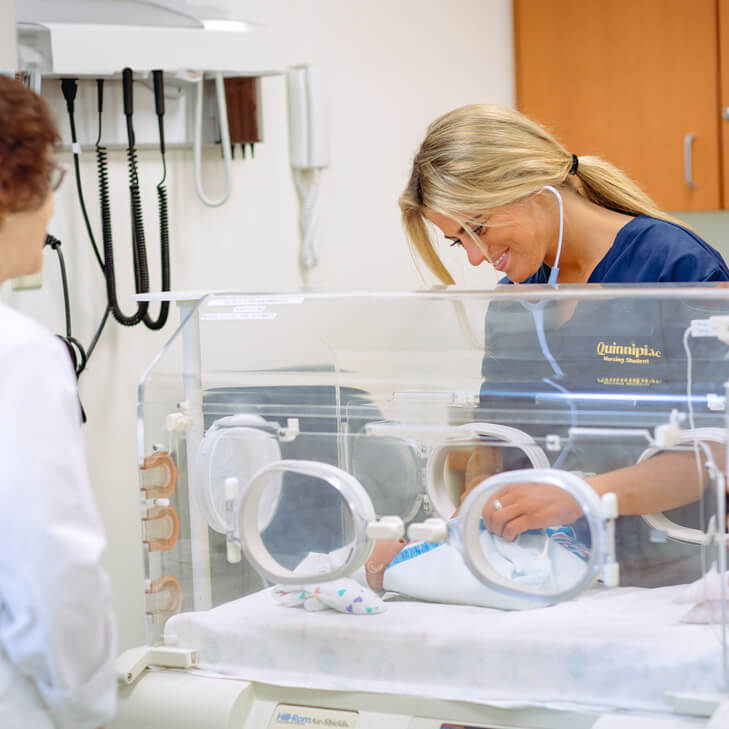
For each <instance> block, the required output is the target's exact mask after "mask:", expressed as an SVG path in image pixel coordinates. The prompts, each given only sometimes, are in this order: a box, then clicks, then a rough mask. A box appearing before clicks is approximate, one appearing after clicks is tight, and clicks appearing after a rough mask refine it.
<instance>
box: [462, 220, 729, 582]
mask: <svg viewBox="0 0 729 729" xmlns="http://www.w3.org/2000/svg"><path fill="white" fill-rule="evenodd" d="M549 272H550V269H549V266H547V265H546V264H545V265H542V267H541V268H540V270H539V271H537V273H536V274H534V275H533V276H530V277H529V278H528V279H526V280H525V281H523V282H522V283H538V284H539V283H541V284H544V283H547V282H548V278H549ZM727 280H729V268H727V265H726V263H725V262H724V260H723V259H722V257H721V255H720V254H719V253H718V251H716V250H715V249H714V248H712V247H711V246H710V245H708V244H707V243H706V242H705V241H703V240H701V238H699V237H698V236H697V235H695V234H694V233H692V232H691V231H689V230H686V229H685V228H682V227H681V226H680V225H676V224H674V223H669V222H666V221H663V220H657V219H655V218H650V217H648V216H646V215H639V216H637V217H635V218H633V219H632V220H631V221H629V222H628V223H627V224H626V225H624V226H623V227H622V228H621V229H620V231H619V232H618V235H617V236H616V238H615V242H614V243H613V245H612V247H611V248H610V250H609V251H608V252H607V254H606V255H605V257H604V258H603V259H602V260H601V261H600V262H599V263H598V264H597V266H596V267H595V270H594V271H593V272H592V274H591V276H590V278H589V280H588V282H589V283H606V284H631V283H658V282H666V283H685V282H695V281H727ZM502 283H507V284H509V283H511V282H510V281H509V280H508V279H507V278H505V279H503V281H502ZM494 303H495V304H496V305H495V306H493V307H489V314H488V316H487V317H486V322H485V328H486V338H485V345H486V351H487V353H488V354H487V355H486V356H485V357H484V360H483V365H482V374H483V382H482V386H481V396H480V402H479V410H480V411H481V414H480V415H479V414H478V413H477V415H476V418H475V419H476V420H483V421H489V420H490V419H493V418H498V417H499V414H502V413H508V414H509V417H508V418H507V419H508V421H509V422H508V424H509V425H513V426H515V427H518V428H522V429H523V430H526V431H527V432H529V433H531V435H533V436H534V437H537V438H540V437H543V436H544V435H545V434H547V433H560V434H562V435H565V436H566V435H567V430H568V428H569V426H571V425H572V426H580V425H584V426H595V425H600V424H601V423H602V422H603V421H604V422H611V423H612V424H614V421H615V418H616V417H618V418H621V417H625V418H626V422H625V423H624V424H625V425H629V424H632V425H634V426H637V427H653V426H655V425H656V424H657V423H658V422H665V421H666V420H667V419H668V415H669V413H670V410H671V409H672V408H674V407H676V408H677V409H679V410H680V411H685V410H686V402H685V395H686V385H685V380H686V366H687V362H686V357H685V352H684V350H683V341H682V338H683V332H684V330H685V329H686V327H687V326H689V324H690V321H691V320H692V319H694V318H704V317H707V316H710V315H711V314H714V313H721V314H725V313H726V306H725V305H722V304H720V303H719V304H716V303H713V302H706V305H705V306H703V305H699V306H697V302H696V301H686V302H684V301H676V300H660V299H659V298H657V299H656V300H655V301H653V300H647V299H635V300H630V299H628V300H622V301H602V300H596V301H591V300H583V301H579V302H578V304H577V306H576V308H575V310H574V312H573V313H572V315H571V316H570V317H569V318H568V320H567V321H565V322H562V323H559V321H558V319H556V318H555V317H558V314H559V308H560V305H559V303H558V302H545V303H544V304H543V306H542V307H541V308H542V315H543V322H544V324H543V326H544V330H545V332H544V334H545V342H546V345H547V347H548V348H549V358H551V359H552V363H550V361H549V358H548V357H547V356H545V352H544V350H543V349H542V346H541V345H540V343H539V341H538V337H537V336H536V328H537V320H536V319H535V316H534V311H533V309H534V307H533V306H529V304H528V303H527V304H524V303H522V302H513V301H503V302H502V301H499V302H494ZM636 322H639V324H638V325H637V326H636ZM515 332H519V336H518V337H515V336H514V333H515ZM530 332H531V336H530ZM717 347H719V348H720V350H721V352H722V353H723V352H725V350H726V346H725V345H722V344H719V343H718V342H716V340H713V339H698V340H692V342H691V349H692V359H693V377H692V380H693V386H694V396H699V397H701V396H705V394H706V393H707V392H714V393H719V394H720V393H722V392H723V382H724V380H725V379H726V372H725V371H724V370H725V364H724V360H723V359H722V357H720V356H717V353H716V348H717ZM614 352H623V353H625V352H628V353H627V354H624V356H623V355H616V354H614ZM553 364H554V365H556V367H557V368H558V370H559V374H558V373H557V371H555V367H554V366H553ZM593 394H597V395H600V394H603V395H607V396H608V397H607V399H606V400H605V401H604V402H601V403H600V404H599V405H596V404H595V403H594V402H592V401H591V400H590V399H589V397H588V396H589V395H593ZM611 395H618V396H621V395H622V396H623V397H622V398H619V401H616V402H614V403H613V402H612V400H611V397H610V396H611ZM625 396H628V397H627V401H626V399H625ZM656 396H657V397H656ZM633 397H635V400H632V398H633ZM653 398H655V399H653ZM698 410H699V412H700V413H702V415H703V417H702V418H700V419H701V421H702V422H700V423H697V425H704V426H706V425H713V426H721V423H722V418H723V414H717V413H713V414H709V413H707V412H706V407H705V406H704V407H701V408H698ZM712 416H713V417H712ZM714 418H715V422H714ZM707 421H709V422H707ZM509 450H511V449H509ZM642 450H643V446H639V447H637V448H635V449H632V448H630V447H626V444H625V443H620V444H618V443H616V444H615V447H610V446H607V447H606V446H605V445H600V444H596V447H594V448H590V449H584V448H582V447H581V448H579V449H568V452H567V453H565V454H564V455H565V458H564V459H563V461H562V462H561V463H560V464H559V466H560V467H561V468H565V469H566V470H589V471H592V472H598V473H602V472H604V471H609V470H612V469H615V468H620V467H623V466H629V465H632V464H633V463H635V462H636V460H637V458H638V456H639V455H640V452H641V451H642ZM528 465H529V464H528V463H526V462H524V459H523V458H522V457H521V456H520V454H519V453H518V452H514V453H509V452H508V451H507V452H505V453H504V470H511V469H513V468H519V467H525V466H528ZM695 512H696V507H695V505H694V506H691V505H690V506H687V507H683V508H682V509H680V510H675V511H674V512H669V514H668V515H669V518H671V517H672V518H674V519H675V520H676V521H677V522H678V523H682V524H687V525H691V526H698V515H697V514H696V513H695ZM578 525H579V522H578ZM617 550H618V559H619V561H620V562H621V569H622V577H621V583H622V584H627V585H630V584H637V585H642V586H647V585H648V584H650V583H651V579H654V580H655V584H656V585H661V584H671V583H679V582H686V581H689V580H691V579H694V578H695V576H696V575H697V574H700V565H699V564H698V562H697V560H698V556H697V555H698V552H697V550H696V549H694V548H691V547H685V546H684V545H679V544H677V543H669V544H652V542H651V536H650V530H649V529H648V527H647V526H646V525H645V524H644V523H643V522H642V520H640V519H639V518H637V517H622V518H621V520H620V522H619V524H618V545H617Z"/></svg>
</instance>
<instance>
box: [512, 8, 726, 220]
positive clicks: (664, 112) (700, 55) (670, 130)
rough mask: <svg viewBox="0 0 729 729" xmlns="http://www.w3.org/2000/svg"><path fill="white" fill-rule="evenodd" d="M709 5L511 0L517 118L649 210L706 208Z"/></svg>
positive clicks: (713, 59) (713, 82) (717, 193)
mask: <svg viewBox="0 0 729 729" xmlns="http://www.w3.org/2000/svg"><path fill="white" fill-rule="evenodd" d="M718 2H721V3H723V2H725V0H514V38H515V55H516V58H515V66H516V98H517V108H518V109H519V110H520V111H522V112H524V113H525V114H526V115H527V116H530V117H532V118H533V119H535V120H536V121H539V122H541V123H542V124H544V125H545V126H546V127H547V128H548V129H549V130H550V131H552V132H553V133H554V134H555V135H556V136H557V137H558V138H559V139H560V140H561V141H562V142H563V143H564V144H565V145H566V147H567V149H568V150H569V151H570V152H573V153H575V154H577V155H588V154H596V155H599V156H601V157H603V158H604V159H606V160H607V161H609V162H612V163H613V164H614V165H616V166H617V167H620V168H621V169H623V170H624V171H625V172H626V173H627V174H628V175H630V176H631V177H632V178H633V179H634V180H635V181H636V182H637V183H638V184H639V185H640V186H641V187H642V188H643V189H644V190H645V191H646V192H647V193H648V194H649V195H651V197H652V198H653V199H654V200H655V201H656V202H657V203H658V205H659V206H660V207H662V208H664V209H666V210H712V209H718V208H719V207H721V205H722V201H721V174H720V170H721V146H720V136H719V135H720V130H721V123H722V122H721V118H720V110H719V96H718V94H719V48H718V44H719V42H718V15H719V8H718V4H717V3H718ZM728 10H729V8H728ZM728 14H729V13H728ZM727 23H729V18H728V19H727ZM727 29H728V30H729V25H727ZM728 105H729V104H728ZM687 147H688V148H687ZM687 155H690V163H691V164H690V167H691V170H690V173H691V176H690V179H687V176H688V174H689V169H688V166H689V165H688V164H687ZM692 185H693V186H692Z"/></svg>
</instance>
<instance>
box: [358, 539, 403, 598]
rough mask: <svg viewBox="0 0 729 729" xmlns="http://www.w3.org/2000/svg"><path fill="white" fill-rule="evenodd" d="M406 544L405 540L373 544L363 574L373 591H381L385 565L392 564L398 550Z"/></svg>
mask: <svg viewBox="0 0 729 729" xmlns="http://www.w3.org/2000/svg"><path fill="white" fill-rule="evenodd" d="M406 544H407V542H406V540H405V539H381V540H380V541H377V542H375V548H374V549H373V550H372V555H371V556H370V558H369V559H368V560H367V562H366V563H365V574H366V575H367V584H368V585H369V586H370V587H371V588H372V589H373V590H381V589H382V580H383V578H384V576H385V569H387V565H389V564H390V562H392V560H393V559H395V557H397V555H398V554H399V553H400V550H401V549H402V548H403V547H404V546H405V545H406Z"/></svg>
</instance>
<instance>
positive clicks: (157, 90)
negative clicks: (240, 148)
mask: <svg viewBox="0 0 729 729" xmlns="http://www.w3.org/2000/svg"><path fill="white" fill-rule="evenodd" d="M152 79H153V81H154V104H155V111H156V113H157V126H158V128H159V149H160V155H161V156H162V179H161V180H160V182H159V183H158V184H157V205H158V209H159V247H160V267H161V272H162V291H169V290H170V222H169V209H168V205H167V188H166V187H165V181H166V179H167V161H166V159H165V129H164V113H165V97H164V78H163V76H162V71H152ZM169 310H170V302H169V301H163V302H162V304H161V306H160V311H159V317H158V318H157V319H152V318H151V317H150V316H149V314H146V315H145V317H144V324H145V326H146V327H147V328H148V329H162V327H163V326H164V325H165V324H166V323H167V317H168V315H169Z"/></svg>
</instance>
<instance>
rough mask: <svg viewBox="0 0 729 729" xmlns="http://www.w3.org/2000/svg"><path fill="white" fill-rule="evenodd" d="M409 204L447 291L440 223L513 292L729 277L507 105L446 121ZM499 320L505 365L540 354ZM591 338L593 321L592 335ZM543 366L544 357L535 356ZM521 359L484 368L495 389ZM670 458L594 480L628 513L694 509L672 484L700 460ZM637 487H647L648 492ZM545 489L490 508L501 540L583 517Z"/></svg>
mask: <svg viewBox="0 0 729 729" xmlns="http://www.w3.org/2000/svg"><path fill="white" fill-rule="evenodd" d="M399 203H400V209H401V212H402V219H403V224H404V228H405V232H406V234H407V237H408V240H409V243H410V244H411V246H412V248H413V249H414V251H415V253H416V254H417V256H418V257H419V258H420V260H422V261H423V262H424V263H425V264H426V266H427V267H428V268H429V269H430V271H431V272H432V273H434V274H435V275H436V276H437V277H438V278H439V280H440V281H442V282H443V283H445V284H451V283H454V281H453V278H452V277H451V275H450V273H449V272H448V270H447V268H446V266H445V265H444V264H443V262H442V261H441V259H440V257H439V255H438V253H437V252H436V248H435V247H434V238H437V236H434V235H433V233H432V231H433V226H435V229H439V231H440V232H441V233H442V234H443V236H444V237H445V238H446V239H447V240H448V241H449V242H450V244H451V246H459V247H462V248H463V249H464V251H465V253H466V255H467V257H468V260H469V262H470V263H471V264H472V265H474V266H479V265H481V264H482V263H484V262H488V263H490V264H491V265H492V266H493V267H494V268H495V269H496V270H497V271H499V272H501V273H502V274H503V275H504V277H503V279H502V280H501V283H506V284H512V283H515V284H516V283H518V284H540V283H541V284H547V283H551V284H556V283H580V284H581V283H601V284H608V283H620V284H627V283H656V282H698V281H727V280H729V268H727V266H726V264H725V262H724V260H723V259H722V257H721V255H720V254H719V253H718V252H717V251H716V250H714V249H713V248H712V247H711V246H710V245H708V244H707V243H706V242H705V241H703V240H702V239H701V238H700V237H699V236H698V235H696V234H695V233H694V232H693V231H691V230H689V229H688V228H686V227H685V226H683V225H682V224H681V223H680V222H679V221H678V220H676V219H675V218H673V217H671V216H670V215H668V214H666V213H664V212H663V211H661V210H660V209H659V208H658V207H657V206H656V205H655V203H653V201H652V200H651V199H650V198H649V197H648V196H647V195H646V194H645V193H644V192H643V191H642V190H641V189H640V188H639V187H638V186H637V185H636V184H635V183H634V182H633V181H632V180H630V179H629V178H628V177H627V176H626V175H625V174H624V173H623V172H621V171H620V170H618V169H617V168H615V167H614V166H612V165H610V164H609V163H607V162H605V161H604V160H602V159H600V158H598V157H590V156H581V157H578V156H576V155H574V154H572V153H570V152H569V151H568V150H567V149H565V147H563V146H562V145H561V144H560V143H559V142H558V141H557V140H556V139H554V137H552V136H551V135H550V134H549V133H548V132H546V131H545V130H544V129H543V128H542V127H540V126H539V125H538V124H536V123H534V122H533V121H531V120H530V119H528V118H526V117H525V116H523V115H522V114H520V113H518V112H516V111H514V110H512V109H508V108H504V107H500V106H494V105H488V104H482V105H472V106H466V107H462V108H459V109H456V110H454V111H452V112H450V113H448V114H446V115H444V116H442V117H441V118H439V119H437V120H436V121H434V122H433V123H432V124H431V125H430V127H429V128H428V131H427V134H426V138H425V140H424V141H423V143H422V144H421V146H420V148H419V149H418V151H417V153H416V155H415V158H414V160H413V165H412V171H411V174H410V179H409V181H408V184H407V187H406V189H405V191H404V192H403V194H402V195H401V197H400V200H399ZM435 232H436V233H437V231H435ZM578 314H579V312H578ZM525 315H526V316H530V315H529V314H528V313H527V314H525ZM494 318H495V319H497V321H495V322H492V323H491V324H490V325H489V326H487V337H491V341H489V345H490V346H489V351H490V352H495V353H496V355H495V357H496V360H498V358H499V353H502V354H503V353H504V352H505V351H506V350H508V349H509V347H510V348H511V349H510V351H511V352H512V353H514V352H515V349H514V348H515V347H516V346H517V344H518V345H519V346H524V347H526V348H527V349H528V348H529V347H530V346H535V345H533V343H532V344H529V343H526V342H519V343H516V344H515V343H513V342H512V343H511V344H509V340H510V339H511V340H513V336H512V335H513V332H503V331H501V332H500V331H499V326H501V324H500V322H499V321H498V317H494ZM573 318H577V317H576V316H574V317H573ZM613 324H614V325H615V326H620V323H619V322H618V323H613ZM632 325H633V324H632V323H631V326H632ZM622 326H623V327H625V326H626V324H625V323H624V324H622ZM573 328H577V327H573ZM586 330H588V328H586V327H585V326H584V319H583V321H582V325H581V327H580V332H579V334H580V336H582V335H583V334H584V332H585V331H586ZM494 338H497V339H498V340H499V341H494ZM487 341H488V340H487ZM678 345H679V346H680V338H679V340H678ZM580 351H583V350H582V347H581V348H580ZM540 357H541V353H540V352H539V351H538V350H537V351H536V356H535V359H537V360H538V359H539V358H540ZM567 358H569V357H567ZM516 359H518V357H514V358H513V359H512V360H509V357H508V355H503V362H501V364H499V362H498V361H493V360H491V359H490V360H489V362H488V367H487V366H486V365H487V363H486V361H484V376H485V378H486V379H485V388H486V389H487V388H488V375H489V374H491V376H492V378H493V381H496V380H498V378H499V377H501V376H504V377H506V376H511V375H512V374H513V373H514V369H515V366H516V365H518V362H515V361H514V360H516ZM535 359H532V360H531V361H528V358H527V357H521V366H522V369H523V371H522V373H521V376H522V379H523V381H524V382H526V381H527V380H531V382H532V383H533V382H537V381H539V382H541V381H542V378H543V375H545V373H544V372H541V371H537V370H538V369H539V368H538V366H537V364H536V362H535ZM542 359H544V358H543V357H542ZM572 359H573V360H574V357H572ZM500 366H501V368H502V369H501V371H500V372H499V370H498V368H499V367H500ZM529 368H531V370H529ZM494 370H496V374H494ZM528 370H529V371H528ZM489 371H490V372H489ZM546 374H547V375H549V374H551V370H550V371H549V372H547V373H546ZM576 380H577V381H579V376H578V377H573V378H572V379H571V380H570V378H569V377H568V378H567V380H566V382H567V384H566V386H567V388H568V389H570V390H571V389H572V387H570V385H575V381H576ZM592 381H593V382H594V379H593V380H592ZM582 384H584V382H583V383H582ZM483 397H484V392H482V400H483ZM478 450H479V449H476V455H478ZM664 455H665V456H667V457H666V458H664V457H661V458H653V459H650V460H649V461H647V462H645V463H644V464H641V465H640V466H632V467H629V468H627V469H626V468H622V469H617V468H616V469H614V470H609V471H607V472H604V473H600V474H598V475H597V476H594V477H592V478H589V479H588V482H589V483H590V484H591V485H592V486H593V488H595V490H596V491H597V492H598V493H605V492H607V491H614V492H616V493H617V494H618V501H619V505H620V511H621V514H628V515H630V514H633V515H637V514H643V513H652V512H655V511H664V510H666V509H670V508H674V507H678V506H682V505H683V504H685V503H686V501H687V500H686V497H685V494H684V493H683V492H682V491H681V489H672V488H670V487H667V486H666V484H669V483H670V482H671V481H672V480H675V479H676V478H678V479H681V478H685V479H688V481H689V482H690V481H691V480H692V479H693V480H694V481H695V478H696V472H695V468H696V466H695V462H694V460H693V458H682V454H664ZM668 456H671V457H668ZM674 456H675V457H674ZM717 457H719V458H720V457H721V454H718V455H717ZM474 460H475V459H472V460H471V462H470V464H469V469H468V471H467V476H471V477H472V480H471V485H474V484H475V483H478V482H480V480H482V478H483V477H484V476H485V475H488V473H484V472H482V469H481V468H479V465H478V464H477V463H474ZM485 460H488V459H485ZM626 465H627V464H626ZM636 482H637V483H645V484H647V485H646V486H645V488H641V489H636V488H634V487H633V484H634V483H636ZM534 486H535V485H534V484H523V485H522V484H516V485H513V487H512V488H509V487H507V488H509V493H504V494H503V495H502V494H498V495H497V496H498V497H499V498H498V499H496V498H494V499H492V500H491V501H490V502H489V503H488V504H487V506H486V508H485V510H484V520H485V522H486V524H487V526H488V527H489V529H490V530H491V531H492V532H494V533H496V534H499V535H502V536H504V537H505V538H507V539H513V538H515V537H516V536H517V535H518V534H520V533H521V532H523V531H525V530H528V529H535V528H542V527H547V526H553V525H556V524H567V523H570V522H571V521H572V520H573V519H574V518H577V516H578V514H573V513H571V512H572V510H573V509H572V507H573V506H574V502H572V503H567V500H565V503H560V501H559V500H555V499H554V491H553V490H549V491H548V492H547V491H542V490H540V489H538V488H534ZM693 493H694V494H695V491H694V492H693ZM541 494H545V495H544V496H541ZM694 498H695V496H692V499H694ZM569 501H570V502H571V501H572V500H571V499H569ZM495 503H496V504H497V507H496V508H494V504H495Z"/></svg>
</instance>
